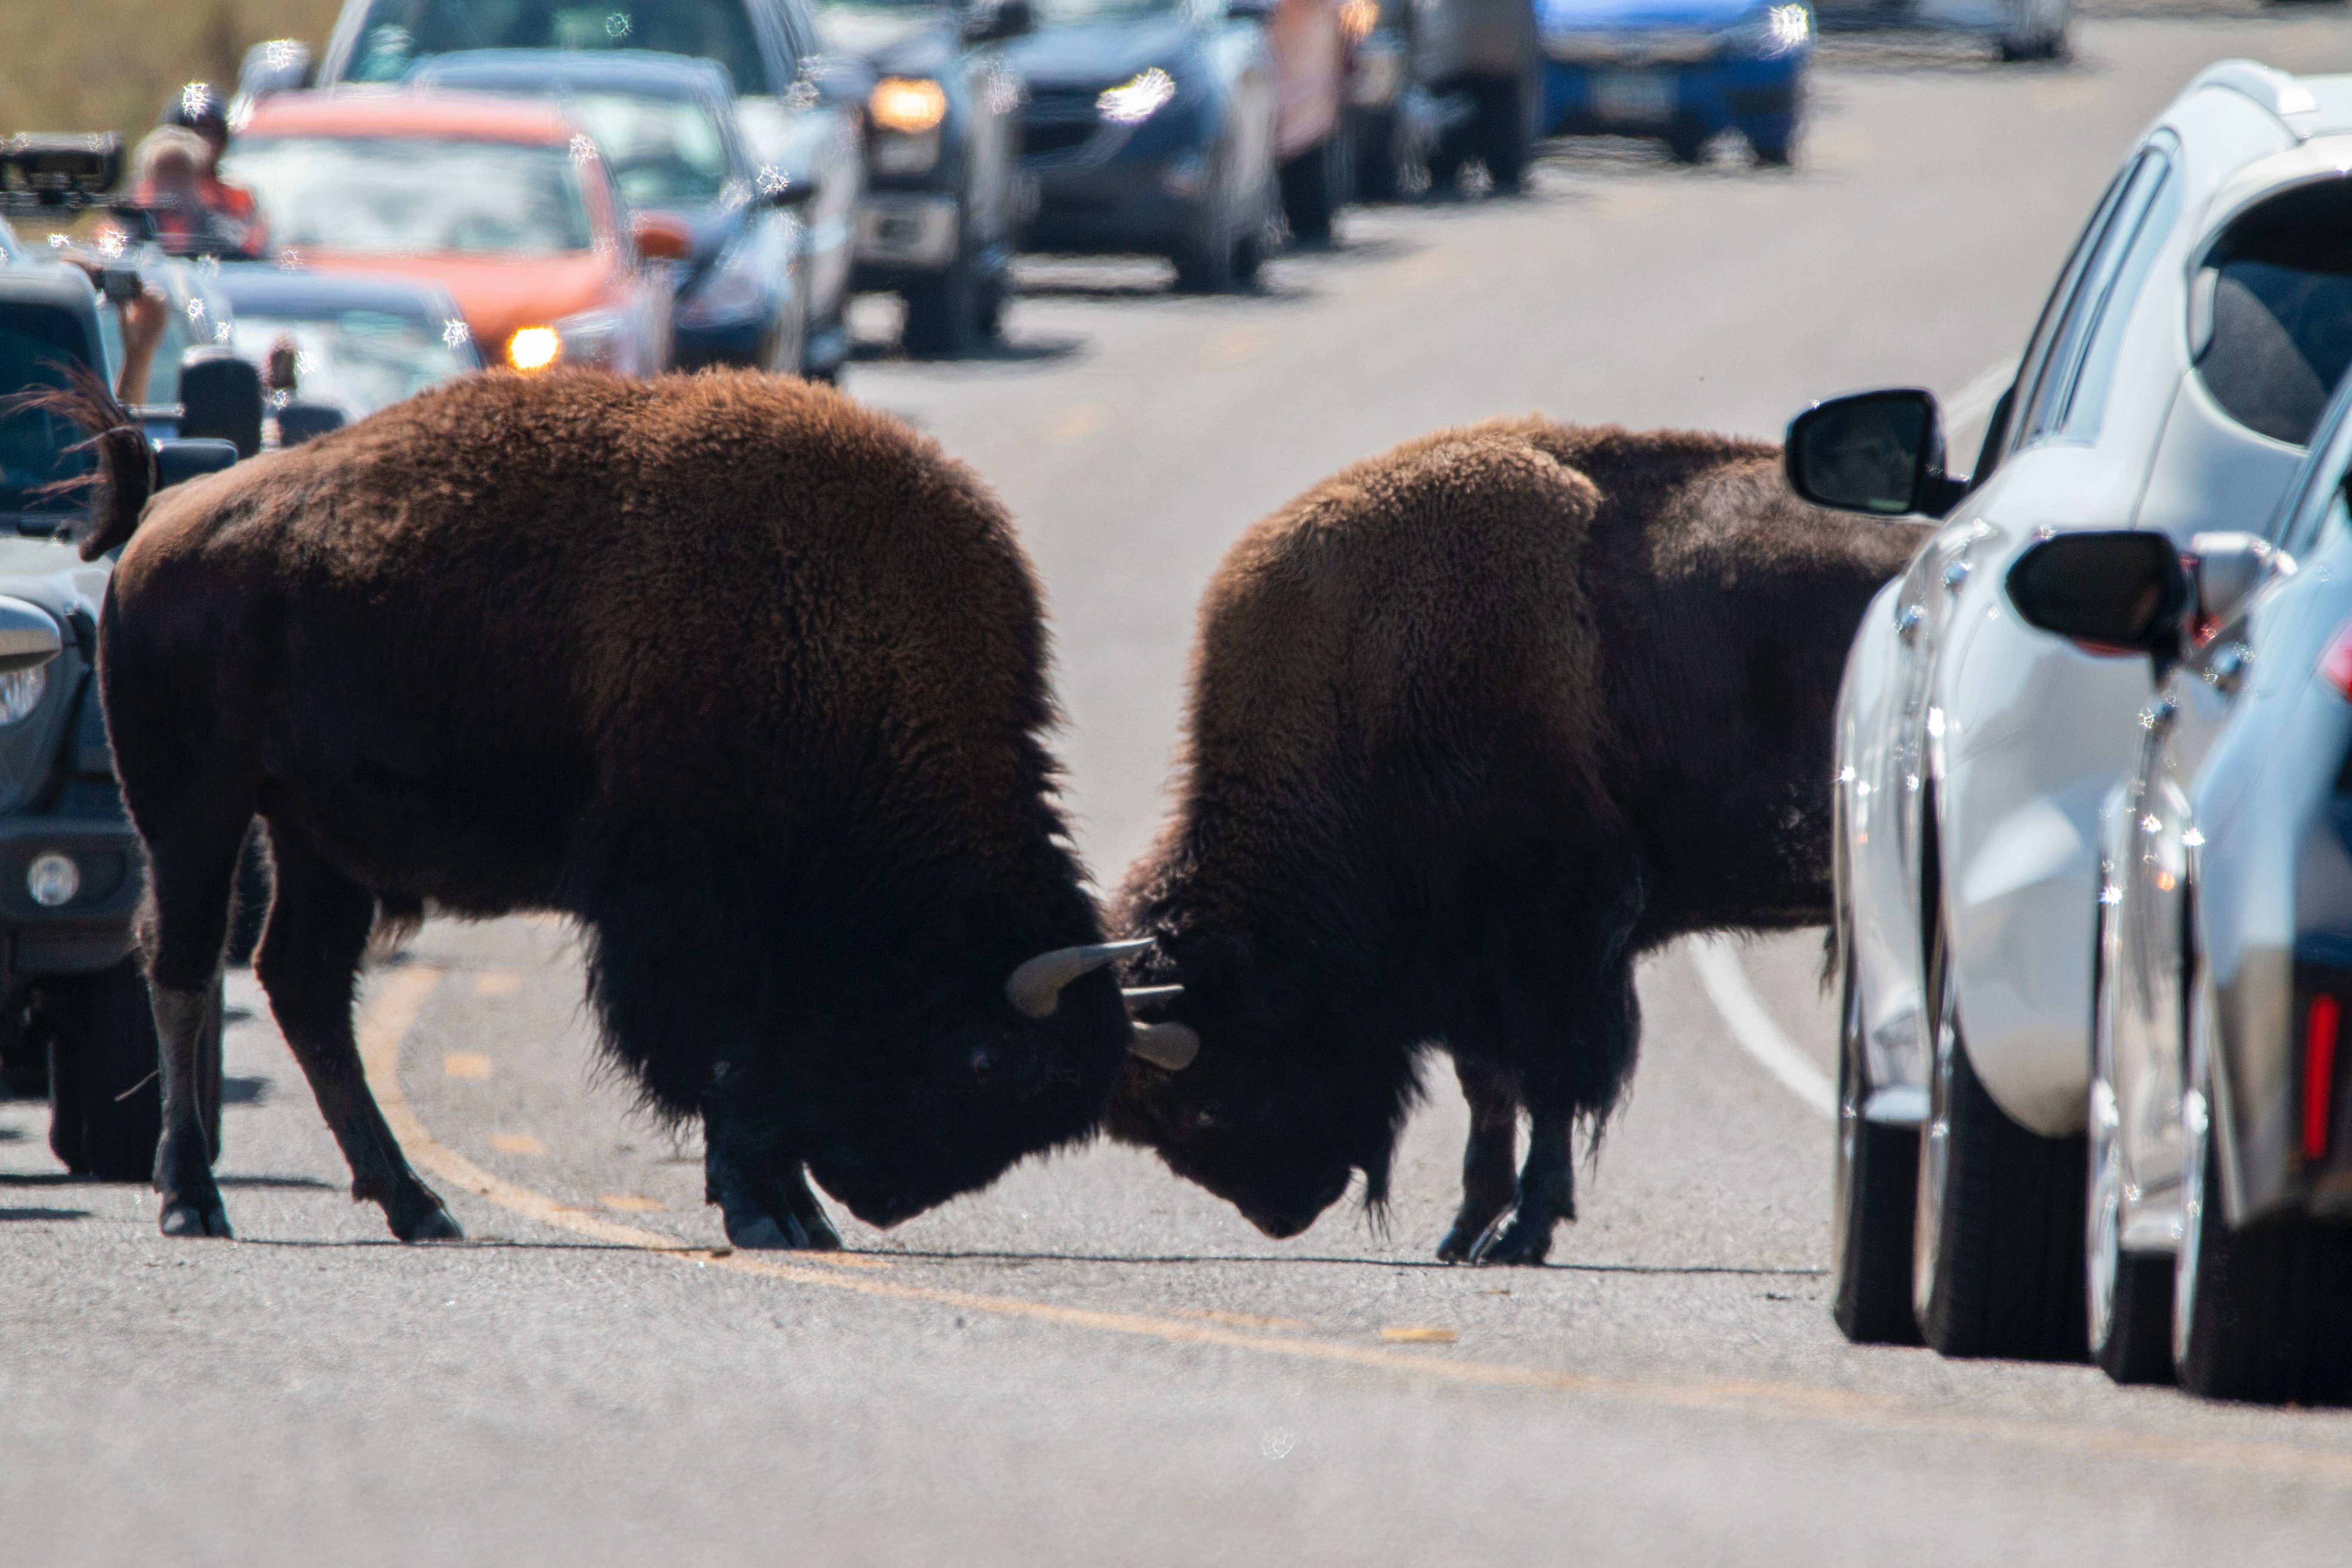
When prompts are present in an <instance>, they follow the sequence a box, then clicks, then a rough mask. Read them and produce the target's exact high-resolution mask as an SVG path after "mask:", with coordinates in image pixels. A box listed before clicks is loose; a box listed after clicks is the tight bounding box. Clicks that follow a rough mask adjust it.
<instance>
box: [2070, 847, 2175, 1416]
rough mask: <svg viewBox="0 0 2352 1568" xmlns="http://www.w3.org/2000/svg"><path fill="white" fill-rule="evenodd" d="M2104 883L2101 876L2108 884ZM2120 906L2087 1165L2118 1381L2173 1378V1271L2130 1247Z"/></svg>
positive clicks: (2093, 1321) (2109, 1369) (2098, 1027)
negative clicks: (2120, 1041)
mask: <svg viewBox="0 0 2352 1568" xmlns="http://www.w3.org/2000/svg"><path fill="white" fill-rule="evenodd" d="M2101 882H2102V884H2103V885H2104V883H2105V874H2104V873H2103V874H2102V877H2101ZM2114 908H2115V906H2114V905H2112V904H2108V903H2105V902H2102V903H2101V904H2100V906H2099V924H2100V945H2099V948H2098V954H2099V957H2098V959H2097V960H2095V962H2094V963H2093V966H2092V970H2091V1009H2092V1011H2091V1018H2092V1023H2091V1103H2090V1113H2089V1118H2088V1123H2089V1131H2088V1133H2087V1134H2086V1137H2087V1140H2088V1146H2087V1150H2086V1153H2085V1157H2084V1166H2085V1169H2086V1172H2087V1173H2088V1177H2089V1181H2090V1187H2089V1190H2088V1191H2087V1193H2086V1194H2084V1237H2083V1270H2084V1300H2083V1309H2084V1327H2085V1330H2086V1331H2087V1332H2088V1334H2089V1336H2090V1341H2091V1359H2092V1360H2093V1361H2094V1362H2096V1363H2098V1366H2099V1370H2100V1371H2102V1372H2104V1373H2106V1374H2107V1375H2108V1376H2109V1377H2110V1378H2113V1379H2114V1380H2115V1381H2116V1382H2117V1383H2168V1382H2170V1381H2171V1378H2172V1269H2173V1260H2172V1259H2171V1258H2168V1257H2166V1256H2164V1255H2163V1254H2160V1253H2157V1254H2150V1253H2142V1252H2126V1251H2125V1250H2124V1245H2123V1205H2124V1168H2123V1108H2122V1106H2121V1104H2120V1103H2119V1102H2118V1101H2117V1100H2116V1090H2115V1078H2116V1074H2115V1059H2116V1057H2115V1024H2114V1019H2115V1014H2114V1010H2113V1009H2114V997H2113V995H2112V994H2111V992H2110V990H2109V987H2110V985H2111V984H2112V979H2111V977H2110V976H2109V974H2108V972H2107V967H2106V964H2105V962H2104V960H2105V952H2106V941H2105V928H2106V925H2107V922H2108V921H2109V920H2110V919H2112V914H2111V911H2112V910H2114Z"/></svg>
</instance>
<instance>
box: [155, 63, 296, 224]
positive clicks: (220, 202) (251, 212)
mask: <svg viewBox="0 0 2352 1568" xmlns="http://www.w3.org/2000/svg"><path fill="white" fill-rule="evenodd" d="M162 124H163V125H164V126H176V127H178V128H180V129H182V130H184V131H187V132H193V133H194V135H195V136H196V137H197V138H198V139H199V140H200V141H201V142H203V143H204V153H203V156H202V157H201V158H200V159H199V161H198V163H197V166H196V170H195V179H194V185H193V188H192V190H191V191H190V192H189V193H188V195H190V196H192V197H193V199H194V202H195V203H196V204H197V205H199V206H201V207H202V209H203V211H204V212H205V214H206V215H208V216H209V217H210V218H211V220H212V224H211V226H212V227H213V228H214V229H215V230H216V231H218V232H220V233H222V234H224V235H225V236H226V237H227V238H228V239H229V240H230V242H231V244H232V247H233V248H234V249H235V251H236V254H238V255H240V256H247V257H254V256H260V255H262V254H264V253H265V252H266V251H267V250H268V227H267V226H265V225H264V224H263V223H262V221H261V209H260V208H259V207H258V206H257V205H256V204H255V202H254V199H253V193H252V192H251V191H248V190H247V189H246V188H245V187H244V186H242V185H233V184H229V183H228V182H227V181H226V180H224V179H222V178H221V177H220V161H221V154H222V153H226V152H227V151H228V142H229V124H228V109H227V104H226V100H223V99H222V97H221V95H220V94H219V93H217V92H215V91H214V90H213V86H212V84H211V83H210V82H203V81H192V82H190V83H188V85H187V86H185V87H184V88H182V89H180V90H179V91H177V92H175V93H173V95H172V98H171V101H169V102H168V103H166V104H165V105H164V106H163V121H162ZM142 145H143V144H142ZM140 199H141V200H142V204H143V203H144V202H145V199H146V195H145V191H144V188H143V186H142V195H141V198H140Z"/></svg>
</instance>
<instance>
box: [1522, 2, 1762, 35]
mask: <svg viewBox="0 0 2352 1568" xmlns="http://www.w3.org/2000/svg"><path fill="white" fill-rule="evenodd" d="M1763 8H1764V6H1763V5H1762V4H1761V3H1760V0H1537V5H1536V20H1537V23H1538V26H1541V27H1542V29H1543V30H1544V31H1545V32H1547V33H1634V32H1641V31H1643V29H1645V28H1651V27H1658V28H1675V29H1685V28H1702V27H1727V26H1731V25H1732V24H1733V23H1735V22H1738V21H1741V20H1744V19H1745V18H1747V17H1749V16H1754V15H1755V14H1756V13H1757V12H1759V11H1760V10H1762V9H1763Z"/></svg>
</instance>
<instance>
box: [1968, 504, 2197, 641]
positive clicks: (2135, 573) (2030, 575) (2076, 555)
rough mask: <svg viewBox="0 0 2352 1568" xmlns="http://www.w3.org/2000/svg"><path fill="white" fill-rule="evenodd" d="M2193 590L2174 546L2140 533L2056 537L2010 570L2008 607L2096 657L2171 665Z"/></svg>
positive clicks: (2160, 537) (2159, 537) (2157, 536)
mask: <svg viewBox="0 0 2352 1568" xmlns="http://www.w3.org/2000/svg"><path fill="white" fill-rule="evenodd" d="M2194 592H2195V584H2192V583H2191V582H2190V580H2189V572H2188V569H2187V568H2186V567H2185V566H2184V565H2183V564H2182V563H2181V560H2180V552H2179V551H2178V550H2176V549H2174V548H2173V544H2172V541H2171V540H2169V539H2168V538H2166V537H2165V536H2164V535H2163V534H2161V533H2152V532H2144V531H2138V530H2130V529H2119V530H2115V531H2100V532H2086V533H2062V534H2058V535H2056V536H2055V537H2053V538H2050V539H2045V540H2043V541H2042V542H2041V543H2039V544H2036V545H2034V546H2033V547H2032V549H2030V550H2028V551H2026V552H2025V553H2024V554H2022V555H2020V556H2019V557H2018V558H2017V563H2016V564H2015V565H2013V566H2011V568H2010V569H2009V602H2010V603H2011V604H2012V605H2016V606H2017V613H2018V615H2019V616H2022V617H2023V618H2024V620H2025V623H2026V624H2027V625H2028V626H2039V627H2040V628H2041V629H2042V630H2043V631H2045V632H2055V633H2057V634H2058V635H2059V636H2060V637H2065V638H2067V639H2069V640H2070V641H2072V642H2074V643H2076V644H2079V645H2080V646H2081V647H2083V648H2084V650H2085V651H2087V652H2090V653H2097V654H2126V653H2145V654H2148V655H2151V656H2153V657H2154V658H2157V659H2158V660H2159V661H2165V660H2169V659H2170V658H2173V657H2175V656H2176V655H2177V654H2178V653H2179V647H2180V628H2181V621H2182V619H2183V617H2184V616H2186V615H2187V613H2188V611H2189V608H2190V602H2191V595H2193V593H2194Z"/></svg>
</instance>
